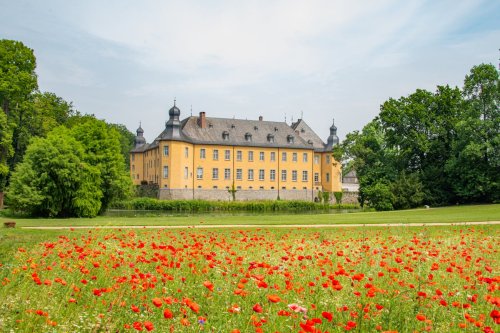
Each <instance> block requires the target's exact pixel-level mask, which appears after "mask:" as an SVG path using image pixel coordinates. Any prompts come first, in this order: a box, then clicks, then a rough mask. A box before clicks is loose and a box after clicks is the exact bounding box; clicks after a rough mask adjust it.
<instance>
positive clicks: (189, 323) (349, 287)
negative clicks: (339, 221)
mask: <svg viewBox="0 0 500 333" xmlns="http://www.w3.org/2000/svg"><path fill="white" fill-rule="evenodd" d="M498 230H499V228H498V226H474V227H467V226H449V227H410V228H409V227H406V228H404V227H375V228H343V229H317V228H310V229H300V228H289V229H271V228H267V229H243V228H242V229H239V230H237V229H234V230H228V229H211V230H208V229H183V230H181V229H179V230H173V229H134V230H132V229H111V230H109V229H108V230H105V229H89V230H66V231H61V232H59V233H58V234H57V235H56V236H52V237H47V239H46V240H45V241H43V242H40V243H39V244H37V245H35V246H32V247H29V248H26V247H25V248H23V247H21V248H18V249H17V251H16V254H15V257H13V258H11V260H9V261H8V262H4V263H1V264H0V265H1V266H0V278H1V286H0V299H2V302H1V303H0V331H2V332H11V331H12V332H141V331H142V332H148V331H152V332H202V331H206V332H232V333H235V332H316V333H320V332H344V331H352V332H425V331H430V332H495V331H497V332H498V330H499V328H500V325H499V324H500V291H499V289H500V272H499V268H498V267H499V259H500V258H499V233H498Z"/></svg>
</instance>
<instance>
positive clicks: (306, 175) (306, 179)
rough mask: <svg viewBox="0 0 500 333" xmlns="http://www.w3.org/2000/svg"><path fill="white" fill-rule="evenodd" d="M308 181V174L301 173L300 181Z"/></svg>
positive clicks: (305, 171) (305, 172)
mask: <svg viewBox="0 0 500 333" xmlns="http://www.w3.org/2000/svg"><path fill="white" fill-rule="evenodd" d="M308 179H309V172H307V170H304V171H302V181H303V182H307V181H308Z"/></svg>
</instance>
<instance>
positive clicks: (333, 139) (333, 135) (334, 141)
mask: <svg viewBox="0 0 500 333" xmlns="http://www.w3.org/2000/svg"><path fill="white" fill-rule="evenodd" d="M338 144H339V137H338V136H337V127H336V126H335V118H333V122H332V126H330V136H329V137H328V140H327V141H326V147H325V148H326V149H327V150H332V148H333V146H335V145H338Z"/></svg>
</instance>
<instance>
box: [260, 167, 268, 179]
mask: <svg viewBox="0 0 500 333" xmlns="http://www.w3.org/2000/svg"><path fill="white" fill-rule="evenodd" d="M265 175H266V171H265V170H264V169H260V170H259V180H264V179H265V177H266V176H265Z"/></svg>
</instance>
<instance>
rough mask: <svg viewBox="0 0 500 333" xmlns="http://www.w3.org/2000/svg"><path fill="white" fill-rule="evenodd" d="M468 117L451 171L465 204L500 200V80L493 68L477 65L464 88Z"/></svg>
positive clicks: (458, 128) (459, 131)
mask: <svg viewBox="0 0 500 333" xmlns="http://www.w3.org/2000/svg"><path fill="white" fill-rule="evenodd" d="M463 95H464V98H465V115H464V117H463V119H461V120H460V121H459V122H457V124H456V129H455V130H456V133H457V139H456V140H455V141H454V143H453V147H452V156H451V157H450V159H449V160H448V162H447V165H446V167H447V171H448V172H449V173H450V174H451V175H452V177H453V179H454V182H453V189H454V192H455V193H456V194H457V196H458V200H459V201H462V202H492V201H498V200H500V194H499V193H500V136H499V135H498V133H500V111H499V107H500V80H499V73H498V71H497V70H496V68H495V67H494V66H493V65H491V64H490V65H486V64H481V65H478V66H474V67H473V68H472V69H471V71H470V74H469V75H467V76H466V78H465V81H464V87H463Z"/></svg>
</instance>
